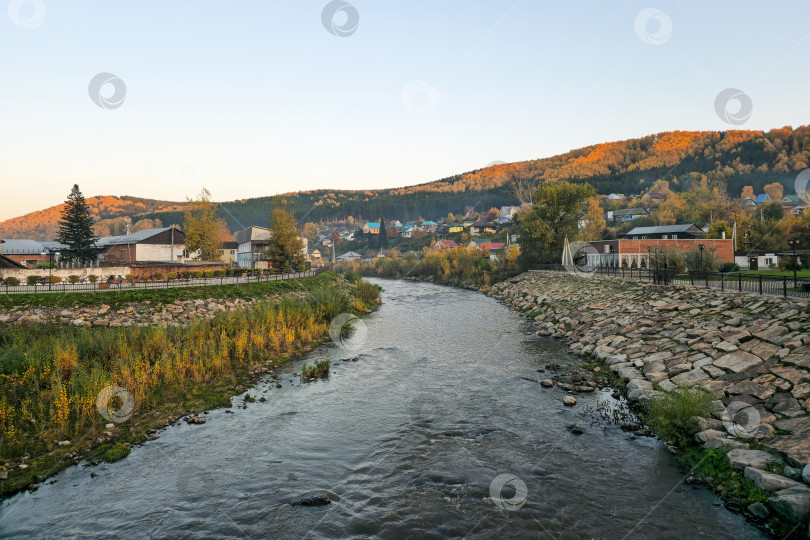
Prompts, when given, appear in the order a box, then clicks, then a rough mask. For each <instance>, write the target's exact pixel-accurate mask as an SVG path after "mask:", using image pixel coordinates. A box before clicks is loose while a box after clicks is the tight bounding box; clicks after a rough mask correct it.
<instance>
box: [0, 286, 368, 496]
mask: <svg viewBox="0 0 810 540" xmlns="http://www.w3.org/2000/svg"><path fill="white" fill-rule="evenodd" d="M254 285H256V286H257V287H258V288H259V289H260V291H258V292H259V294H261V295H262V296H266V295H267V294H270V293H282V294H283V293H284V292H292V291H298V292H299V293H304V294H296V295H295V298H293V297H291V296H284V297H282V298H281V299H280V300H275V299H270V300H269V301H262V302H260V303H258V304H257V305H256V306H255V307H253V308H252V309H250V310H247V311H234V312H229V313H222V314H219V315H217V316H216V317H215V318H213V319H210V320H198V321H196V322H193V323H191V324H188V325H186V326H182V327H169V328H162V327H131V328H115V329H113V328H83V327H82V328H77V327H71V326H64V325H60V326H49V325H39V326H36V325H9V326H3V327H0V463H4V465H3V469H0V473H5V474H6V475H8V478H7V479H6V480H2V481H0V494H8V493H12V492H14V491H17V490H19V489H22V488H24V487H26V486H28V485H30V484H32V483H37V482H39V481H41V480H42V479H43V478H45V477H47V476H49V475H50V474H53V473H55V472H57V471H58V470H60V469H61V468H63V467H65V466H68V465H70V464H72V463H74V462H75V461H76V460H77V459H78V457H80V456H87V455H90V456H91V457H92V458H93V459H99V460H108V461H112V460H116V459H120V458H121V457H123V456H125V455H126V454H127V453H128V451H129V445H131V444H133V443H138V442H141V441H143V440H145V439H146V437H147V434H148V430H150V429H153V428H157V427H160V426H163V425H165V424H166V423H167V421H168V420H173V419H176V418H177V417H178V416H180V415H182V414H185V413H187V412H194V411H199V410H204V409H209V408H214V407H219V406H224V405H228V404H229V403H230V396H231V395H233V394H234V393H236V392H238V391H239V390H240V388H241V386H242V385H244V384H245V383H246V382H247V381H248V379H249V378H250V376H251V374H252V373H254V372H256V371H257V370H262V369H266V368H269V367H272V366H275V365H278V364H279V363H281V362H282V361H284V360H285V359H287V358H290V357H292V356H295V355H298V354H300V353H301V352H304V351H306V350H308V349H309V348H311V347H312V346H314V345H315V344H317V343H319V342H320V341H322V340H324V339H327V338H328V327H329V322H330V320H331V319H332V318H334V317H335V316H336V315H338V314H340V313H343V312H346V311H352V310H357V311H365V310H367V309H370V308H372V307H373V306H374V305H375V304H376V299H377V294H378V292H377V289H376V288H374V287H372V286H370V285H369V284H366V283H363V282H361V283H359V284H350V283H347V282H346V281H345V280H342V279H341V278H338V277H337V276H335V275H334V274H332V273H324V274H321V275H320V276H317V277H315V278H307V279H304V280H300V281H299V282H284V283H279V282H270V283H262V284H254ZM242 287H245V286H240V288H242ZM211 289H213V287H212V288H211ZM250 290H254V291H256V288H253V285H251V286H248V287H245V288H243V289H242V290H241V291H240V292H239V294H246V293H247V292H249V291H250ZM180 291H181V290H178V291H177V292H180ZM182 291H183V292H185V290H182ZM148 292H150V293H153V292H156V291H148ZM218 292H219V293H221V294H226V293H224V292H223V291H218ZM232 292H235V291H232ZM209 293H212V294H209ZM197 294H198V295H199V294H200V292H199V291H198V292H197ZM204 294H205V297H211V296H212V295H213V294H216V292H213V291H210V290H209V289H206V290H205V292H204ZM228 294H230V293H228ZM111 385H115V386H120V387H123V388H125V389H126V390H127V391H128V392H129V393H130V394H131V395H132V397H133V398H134V409H133V411H132V417H131V418H130V419H129V420H127V421H126V422H122V423H117V424H115V425H114V426H113V427H112V428H107V427H105V424H107V423H108V422H109V421H108V420H105V419H104V418H103V417H102V416H101V415H100V414H99V412H98V410H97V408H96V398H97V396H98V394H99V392H100V391H101V390H102V389H103V388H105V387H107V386H111ZM115 399H117V398H115ZM112 408H113V409H117V408H118V404H117V403H113V407H112ZM64 441H69V443H65V442H64ZM60 442H62V444H63V445H60V444H59V443H60ZM20 464H23V465H25V466H26V467H24V468H20V467H19V465H20ZM0 476H2V475H0Z"/></svg>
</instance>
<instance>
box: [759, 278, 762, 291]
mask: <svg viewBox="0 0 810 540" xmlns="http://www.w3.org/2000/svg"><path fill="white" fill-rule="evenodd" d="M759 294H762V274H759Z"/></svg>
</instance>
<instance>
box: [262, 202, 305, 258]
mask: <svg viewBox="0 0 810 540" xmlns="http://www.w3.org/2000/svg"><path fill="white" fill-rule="evenodd" d="M298 235H299V231H298V228H297V227H296V224H295V216H293V214H292V212H290V211H289V210H287V207H286V205H285V204H284V203H277V204H276V206H275V207H274V208H273V214H272V215H271V217H270V240H269V241H268V245H267V250H266V251H265V255H266V256H267V258H268V259H270V260H271V261H272V262H273V268H275V269H276V270H279V271H281V272H286V271H288V270H290V269H291V268H292V269H295V268H298V267H299V266H301V265H303V264H304V261H305V260H306V255H305V254H304V240H303V239H302V238H301V237H300V236H298Z"/></svg>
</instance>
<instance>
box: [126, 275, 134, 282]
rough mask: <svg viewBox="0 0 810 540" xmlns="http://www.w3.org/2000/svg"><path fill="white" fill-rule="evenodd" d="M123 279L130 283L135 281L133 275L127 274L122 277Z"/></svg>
mask: <svg viewBox="0 0 810 540" xmlns="http://www.w3.org/2000/svg"><path fill="white" fill-rule="evenodd" d="M124 279H128V280H130V281H131V280H133V279H135V274H127V275H125V276H124Z"/></svg>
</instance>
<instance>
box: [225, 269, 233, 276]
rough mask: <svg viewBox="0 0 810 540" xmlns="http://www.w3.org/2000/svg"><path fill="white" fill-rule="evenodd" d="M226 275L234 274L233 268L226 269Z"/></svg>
mask: <svg viewBox="0 0 810 540" xmlns="http://www.w3.org/2000/svg"><path fill="white" fill-rule="evenodd" d="M225 275H226V276H228V277H231V276H233V270H232V269H231V268H228V269H227V270H225Z"/></svg>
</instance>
